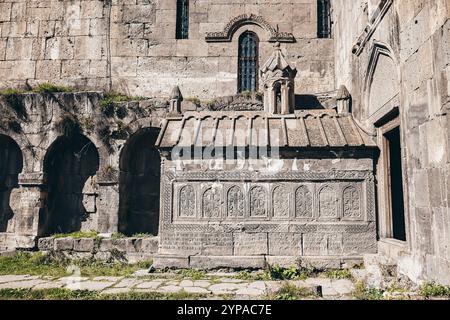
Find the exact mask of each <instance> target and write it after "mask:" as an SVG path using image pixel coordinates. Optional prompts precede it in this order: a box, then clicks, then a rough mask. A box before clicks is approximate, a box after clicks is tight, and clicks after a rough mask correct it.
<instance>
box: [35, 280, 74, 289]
mask: <svg viewBox="0 0 450 320" xmlns="http://www.w3.org/2000/svg"><path fill="white" fill-rule="evenodd" d="M65 285H66V284H65V283H64V282H61V281H49V282H43V283H41V284H38V285H36V286H34V287H33V290H41V289H58V288H62V287H64V286H65Z"/></svg>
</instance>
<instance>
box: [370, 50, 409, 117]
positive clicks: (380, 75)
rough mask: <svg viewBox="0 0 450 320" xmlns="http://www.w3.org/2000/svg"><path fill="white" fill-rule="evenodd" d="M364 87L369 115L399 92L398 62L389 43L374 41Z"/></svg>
mask: <svg viewBox="0 0 450 320" xmlns="http://www.w3.org/2000/svg"><path fill="white" fill-rule="evenodd" d="M364 89H365V90H364V91H365V102H366V108H367V115H368V116H369V117H370V116H372V115H374V114H376V113H377V112H378V111H379V110H380V109H382V108H383V107H384V106H386V105H387V104H389V103H390V102H391V101H392V100H394V98H395V97H396V96H397V95H398V94H399V92H400V78H399V70H398V63H397V59H396V58H395V56H394V54H393V51H392V49H391V48H390V47H389V45H387V44H385V43H381V42H378V41H374V43H373V46H372V50H371V54H370V58H369V64H368V67H367V72H366V80H365V83H364Z"/></svg>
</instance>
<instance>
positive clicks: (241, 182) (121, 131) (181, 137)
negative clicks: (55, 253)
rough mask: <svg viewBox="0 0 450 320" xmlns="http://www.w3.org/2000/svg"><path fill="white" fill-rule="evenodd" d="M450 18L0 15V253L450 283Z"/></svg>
mask: <svg viewBox="0 0 450 320" xmlns="http://www.w3.org/2000/svg"><path fill="white" fill-rule="evenodd" d="M449 18H450V1H449V0H416V1H411V0H245V1H244V0H233V1H227V0H145V1H143V0H20V1H19V0H17V1H13V0H2V1H1V2H0V89H2V90H4V91H2V92H3V94H2V96H1V100H0V251H10V250H14V249H40V250H44V251H48V250H62V251H68V252H69V251H70V252H77V253H80V254H81V253H84V254H95V255H97V256H98V257H106V256H108V253H109V252H110V251H112V250H113V249H114V250H118V251H121V252H123V253H124V254H125V255H127V256H128V257H129V258H130V259H132V260H133V259H134V260H137V259H142V258H149V257H151V258H153V260H154V265H155V266H156V267H182V268H188V267H192V268H219V267H250V268H258V267H264V266H265V265H266V264H279V265H286V266H289V265H292V264H294V263H296V262H298V261H300V260H301V261H307V262H308V263H311V264H315V265H318V266H322V267H339V266H342V265H344V264H349V263H358V262H361V261H362V260H363V258H364V259H365V260H368V259H369V258H370V261H376V263H379V264H386V265H394V266H396V268H397V271H398V272H399V273H400V274H403V275H404V276H407V277H409V278H410V279H411V280H413V281H415V282H419V281H424V280H426V281H437V282H440V283H443V284H450V113H449V109H450V19H449ZM45 83H51V84H53V85H57V86H60V87H61V86H64V87H63V88H60V89H59V90H55V89H53V90H50V89H48V90H45V85H42V84H45ZM53 87H54V86H53ZM33 88H41V90H34V91H33V90H32V89H33ZM42 88H44V89H42ZM68 88H70V89H71V90H68ZM13 89H14V90H13ZM57 91H67V92H57ZM113 92H119V93H121V94H122V95H118V94H116V93H113ZM90 230H94V231H97V232H99V233H100V234H101V235H102V237H103V238H102V240H101V241H99V242H97V241H96V242H94V241H92V240H91V241H90V240H89V239H80V240H73V239H69V238H67V239H66V238H59V239H54V238H52V237H51V236H52V235H54V234H56V233H71V232H76V231H90ZM119 232H120V233H122V234H124V235H126V236H128V237H129V238H122V239H112V238H111V235H113V234H117V233H119ZM142 233H145V234H150V235H152V236H151V237H146V238H144V239H141V238H138V237H136V235H137V234H142Z"/></svg>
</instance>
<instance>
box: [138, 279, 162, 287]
mask: <svg viewBox="0 0 450 320" xmlns="http://www.w3.org/2000/svg"><path fill="white" fill-rule="evenodd" d="M161 284H162V282H161V281H146V282H142V283H140V284H138V285H137V286H135V288H136V289H156V288H158V287H159V286H161Z"/></svg>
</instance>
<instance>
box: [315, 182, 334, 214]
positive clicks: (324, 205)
mask: <svg viewBox="0 0 450 320" xmlns="http://www.w3.org/2000/svg"><path fill="white" fill-rule="evenodd" d="M336 209H337V208H336V194H335V192H334V190H333V189H332V188H331V187H329V186H326V187H324V188H323V189H322V190H321V191H320V194H319V212H320V217H321V218H337V210H336Z"/></svg>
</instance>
